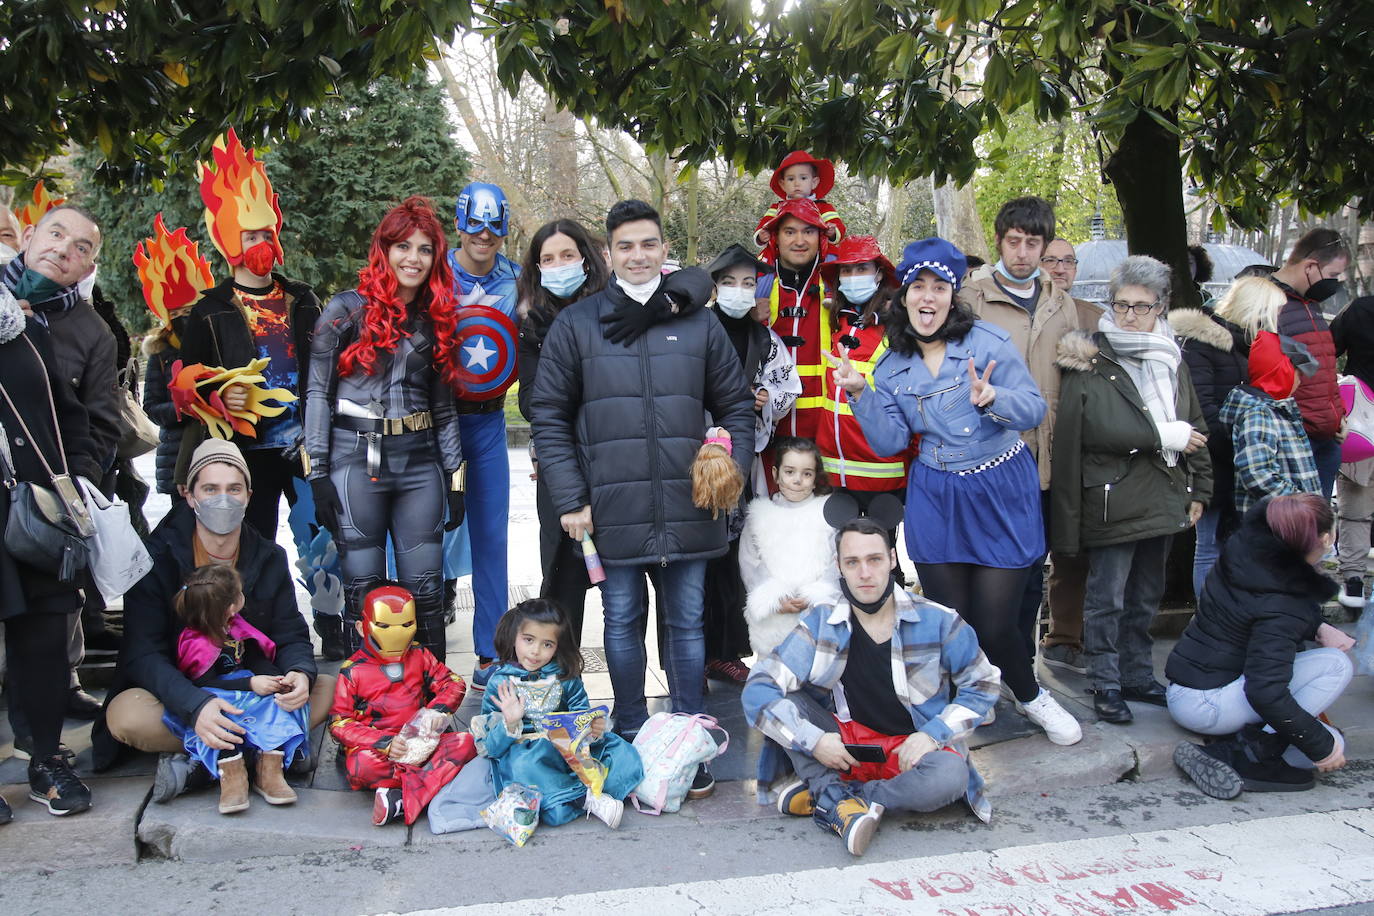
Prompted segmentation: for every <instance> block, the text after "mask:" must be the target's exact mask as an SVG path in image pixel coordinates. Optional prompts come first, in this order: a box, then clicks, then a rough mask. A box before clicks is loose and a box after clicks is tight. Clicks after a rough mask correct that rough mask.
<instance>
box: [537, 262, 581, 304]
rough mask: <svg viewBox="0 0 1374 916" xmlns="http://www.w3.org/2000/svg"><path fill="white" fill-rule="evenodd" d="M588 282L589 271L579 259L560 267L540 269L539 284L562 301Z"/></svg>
mask: <svg viewBox="0 0 1374 916" xmlns="http://www.w3.org/2000/svg"><path fill="white" fill-rule="evenodd" d="M585 282H587V271H586V268H585V267H584V266H583V263H582V260H581V259H579V260H577V261H574V262H573V263H571V264H564V265H562V266H560V267H541V268H539V284H540V285H541V286H543V287H544V289H546V290H548V291H549V292H551V293H553V294H554V295H555V296H557V297H559V298H560V299H566V298H568V297H569V296H571V295H572V294H573V293H575V292H577V291H578V290H579V289H581V288H582V284H583V283H585Z"/></svg>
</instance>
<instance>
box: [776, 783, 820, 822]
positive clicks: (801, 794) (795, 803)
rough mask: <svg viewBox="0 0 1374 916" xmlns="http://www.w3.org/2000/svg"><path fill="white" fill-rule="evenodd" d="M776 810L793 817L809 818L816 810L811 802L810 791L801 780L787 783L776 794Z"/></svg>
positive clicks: (814, 804)
mask: <svg viewBox="0 0 1374 916" xmlns="http://www.w3.org/2000/svg"><path fill="white" fill-rule="evenodd" d="M778 810H779V811H781V812H782V813H783V814H790V815H792V816H793V817H810V816H811V815H812V814H813V813H815V810H816V803H815V802H813V801H812V800H811V790H810V789H808V788H807V787H806V782H805V781H804V780H801V779H797V780H794V781H792V782H789V783H788V784H787V785H785V786H783V787H782V790H781V791H780V792H778Z"/></svg>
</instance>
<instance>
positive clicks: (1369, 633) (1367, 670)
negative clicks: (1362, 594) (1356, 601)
mask: <svg viewBox="0 0 1374 916" xmlns="http://www.w3.org/2000/svg"><path fill="white" fill-rule="evenodd" d="M1354 636H1355V648H1354V650H1353V652H1354V655H1355V670H1356V671H1357V672H1358V673H1360V674H1374V598H1372V599H1370V600H1369V601H1366V602H1365V603H1364V613H1363V614H1361V615H1360V622H1359V623H1357V624H1356V625H1355V633H1354Z"/></svg>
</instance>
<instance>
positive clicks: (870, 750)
mask: <svg viewBox="0 0 1374 916" xmlns="http://www.w3.org/2000/svg"><path fill="white" fill-rule="evenodd" d="M844 749H845V750H846V751H849V756H851V757H853V758H854V759H855V760H857V761H859V763H886V762H887V751H885V750H883V746H882V745H881V744H846V745H845V746H844Z"/></svg>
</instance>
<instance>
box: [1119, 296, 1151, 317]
mask: <svg viewBox="0 0 1374 916" xmlns="http://www.w3.org/2000/svg"><path fill="white" fill-rule="evenodd" d="M1158 305H1159V300H1158V299H1156V300H1155V301H1154V302H1113V303H1112V311H1113V312H1116V313H1117V314H1118V315H1124V314H1126V313H1127V312H1135V313H1136V314H1137V315H1148V314H1150V312H1151V311H1152V310H1153V309H1154V308H1155V307H1156V306H1158Z"/></svg>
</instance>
